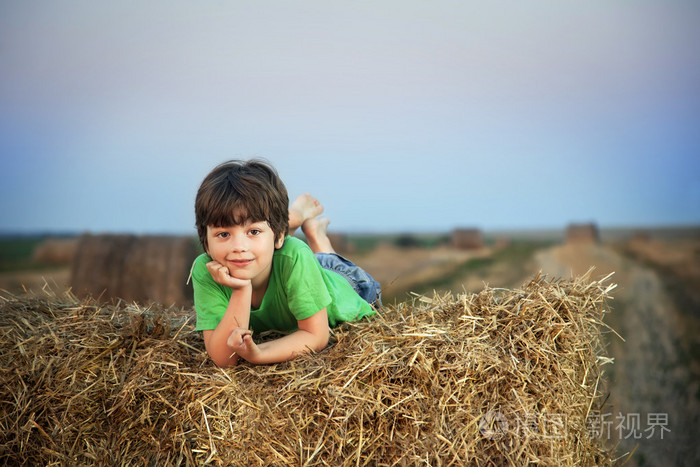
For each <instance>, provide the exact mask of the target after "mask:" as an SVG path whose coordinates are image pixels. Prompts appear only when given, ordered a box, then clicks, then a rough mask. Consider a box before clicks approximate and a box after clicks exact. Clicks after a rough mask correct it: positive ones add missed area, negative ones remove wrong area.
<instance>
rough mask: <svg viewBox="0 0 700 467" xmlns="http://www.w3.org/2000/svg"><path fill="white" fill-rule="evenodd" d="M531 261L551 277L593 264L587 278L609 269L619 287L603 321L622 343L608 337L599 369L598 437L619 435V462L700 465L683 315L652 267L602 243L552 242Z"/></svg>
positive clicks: (615, 438)
mask: <svg viewBox="0 0 700 467" xmlns="http://www.w3.org/2000/svg"><path fill="white" fill-rule="evenodd" d="M536 259H537V262H538V264H539V267H540V268H541V269H542V270H543V272H545V273H546V274H549V275H552V276H557V277H569V276H570V275H571V274H572V273H573V274H574V275H580V274H583V273H584V272H585V271H586V270H587V269H588V268H589V267H590V266H595V267H596V270H595V271H594V274H593V277H594V278H599V277H600V276H603V275H606V274H608V273H609V272H612V271H615V275H614V276H613V278H612V279H611V280H612V281H613V282H615V283H617V284H618V288H617V289H616V291H615V292H614V293H613V297H614V300H613V301H612V302H611V303H610V306H611V308H612V309H613V312H612V313H611V314H610V315H609V316H608V319H607V322H608V323H609V324H610V325H611V326H612V327H613V328H614V329H615V330H616V331H617V332H618V333H619V334H620V335H621V336H622V337H623V338H624V339H625V342H622V341H621V340H620V339H619V338H617V337H616V336H614V335H613V334H608V335H607V340H608V342H609V347H608V349H609V354H610V356H612V357H613V358H614V359H615V363H614V365H612V366H609V367H607V370H606V371H607V373H608V374H609V378H610V386H609V391H610V398H609V400H608V403H607V404H606V406H605V407H603V409H602V410H601V417H600V419H599V420H600V421H602V423H603V427H602V428H603V431H604V433H603V436H604V437H606V438H609V439H611V440H612V441H615V442H617V441H618V440H619V443H620V445H619V449H618V451H619V453H620V454H622V453H625V452H628V451H633V450H635V448H636V451H635V452H634V455H633V456H632V457H631V459H630V460H629V462H628V463H627V464H626V465H640V466H641V465H664V466H665V465H689V466H690V465H693V466H694V465H699V464H700V448H699V447H698V442H697V438H698V426H699V422H700V415H699V410H698V407H699V405H700V403H699V394H700V393H699V388H698V378H697V375H694V374H693V371H692V362H689V361H687V359H686V358H684V357H683V354H684V352H683V350H682V349H683V347H684V342H683V339H684V332H683V331H684V327H685V326H686V318H684V315H683V313H679V311H678V310H677V309H676V306H675V305H674V301H673V300H672V299H671V297H669V295H668V293H667V291H666V287H665V286H664V283H663V281H662V280H661V278H660V277H659V275H658V274H657V272H656V271H655V270H654V269H652V268H650V267H647V266H643V265H641V264H640V263H638V262H635V261H632V260H630V259H627V258H625V257H623V256H622V255H620V254H618V253H617V252H616V251H614V250H613V249H612V248H609V247H606V246H603V245H591V244H588V245H563V246H557V247H554V248H550V249H547V250H543V251H541V252H539V253H538V254H537V255H536ZM665 429H668V430H670V431H666V430H665ZM662 431H663V437H662ZM608 432H609V436H608Z"/></svg>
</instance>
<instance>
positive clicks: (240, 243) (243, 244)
mask: <svg viewBox="0 0 700 467" xmlns="http://www.w3.org/2000/svg"><path fill="white" fill-rule="evenodd" d="M231 250H233V251H234V252H242V251H248V238H247V237H246V236H245V235H234V236H233V241H232V242H231Z"/></svg>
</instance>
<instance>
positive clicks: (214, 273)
mask: <svg viewBox="0 0 700 467" xmlns="http://www.w3.org/2000/svg"><path fill="white" fill-rule="evenodd" d="M207 269H208V270H209V274H211V277H212V278H213V279H214V282H216V283H217V284H221V285H223V286H226V287H230V288H232V289H240V288H243V287H245V286H247V285H251V282H250V279H237V278H235V277H233V276H232V275H231V274H230V273H229V271H228V268H227V267H226V266H224V265H223V264H221V263H219V262H218V261H209V262H208V263H207Z"/></svg>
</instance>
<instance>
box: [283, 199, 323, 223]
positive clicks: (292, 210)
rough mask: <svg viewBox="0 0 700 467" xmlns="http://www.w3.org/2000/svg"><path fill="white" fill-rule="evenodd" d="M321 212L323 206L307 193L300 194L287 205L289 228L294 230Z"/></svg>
mask: <svg viewBox="0 0 700 467" xmlns="http://www.w3.org/2000/svg"><path fill="white" fill-rule="evenodd" d="M322 212H323V206H322V205H321V203H319V201H318V200H317V199H316V198H314V197H313V196H311V195H310V194H308V193H304V194H303V195H300V196H299V197H298V198H297V199H295V200H294V202H293V203H292V205H291V206H290V207H289V229H290V230H294V229H296V228H297V227H300V226H302V225H303V224H304V222H305V221H306V220H307V219H313V218H314V217H316V216H318V215H319V214H321V213H322Z"/></svg>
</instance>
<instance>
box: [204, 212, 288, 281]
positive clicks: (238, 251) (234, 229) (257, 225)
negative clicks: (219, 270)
mask: <svg viewBox="0 0 700 467" xmlns="http://www.w3.org/2000/svg"><path fill="white" fill-rule="evenodd" d="M207 243H208V245H209V246H208V248H207V253H208V254H209V256H211V257H212V259H213V260H214V261H216V262H218V263H220V264H222V265H224V266H226V267H227V268H228V271H229V274H230V275H231V276H232V277H235V278H237V279H243V280H250V281H251V282H252V285H253V288H258V287H260V286H261V285H264V284H266V283H267V279H268V278H269V277H270V270H271V267H272V255H273V253H274V252H275V249H276V248H281V247H282V244H283V243H284V237H282V236H281V237H280V238H278V239H275V234H274V233H273V232H272V229H271V228H270V224H268V223H267V221H261V222H250V221H246V222H245V223H244V224H242V225H233V226H228V227H213V226H207Z"/></svg>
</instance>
